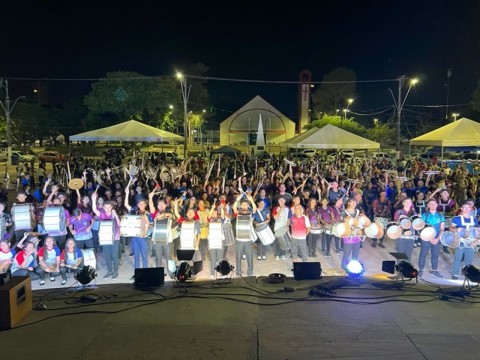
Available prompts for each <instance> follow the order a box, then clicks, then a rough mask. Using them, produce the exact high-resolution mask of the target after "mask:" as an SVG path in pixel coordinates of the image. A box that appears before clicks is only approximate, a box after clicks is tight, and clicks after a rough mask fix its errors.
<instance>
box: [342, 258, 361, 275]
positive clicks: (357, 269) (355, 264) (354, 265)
mask: <svg viewBox="0 0 480 360" xmlns="http://www.w3.org/2000/svg"><path fill="white" fill-rule="evenodd" d="M345 271H346V272H347V274H348V276H349V277H351V278H353V279H356V278H359V277H360V276H362V275H363V273H364V272H365V267H364V266H363V264H362V263H361V262H360V261H358V260H350V261H349V263H348V264H347V266H346V268H345Z"/></svg>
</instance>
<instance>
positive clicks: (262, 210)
mask: <svg viewBox="0 0 480 360" xmlns="http://www.w3.org/2000/svg"><path fill="white" fill-rule="evenodd" d="M256 203H257V211H255V213H254V214H253V225H255V228H257V227H259V226H265V225H266V226H268V224H269V223H270V211H269V210H268V208H267V207H266V206H265V201H264V200H262V199H259V200H257V202H256ZM267 248H268V245H263V243H262V242H261V241H260V238H258V239H257V260H267Z"/></svg>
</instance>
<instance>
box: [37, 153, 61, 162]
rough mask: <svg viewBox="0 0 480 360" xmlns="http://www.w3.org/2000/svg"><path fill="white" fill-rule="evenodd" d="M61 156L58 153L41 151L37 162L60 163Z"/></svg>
mask: <svg viewBox="0 0 480 360" xmlns="http://www.w3.org/2000/svg"><path fill="white" fill-rule="evenodd" d="M62 159H63V154H61V153H59V152H58V151H43V152H41V153H40V154H39V155H38V160H42V161H46V162H53V161H54V160H55V161H56V162H59V161H62Z"/></svg>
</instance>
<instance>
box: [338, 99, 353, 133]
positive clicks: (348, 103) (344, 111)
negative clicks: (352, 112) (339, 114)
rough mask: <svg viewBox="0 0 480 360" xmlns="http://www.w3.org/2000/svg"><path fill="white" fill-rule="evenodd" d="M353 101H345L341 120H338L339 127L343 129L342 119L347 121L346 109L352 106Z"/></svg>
mask: <svg viewBox="0 0 480 360" xmlns="http://www.w3.org/2000/svg"><path fill="white" fill-rule="evenodd" d="M352 103H353V99H352V98H349V99H348V100H347V107H346V108H345V109H343V118H342V119H341V120H340V127H341V128H343V119H345V120H347V113H348V108H349V106H350V105H352Z"/></svg>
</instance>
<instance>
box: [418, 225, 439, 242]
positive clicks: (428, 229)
mask: <svg viewBox="0 0 480 360" xmlns="http://www.w3.org/2000/svg"><path fill="white" fill-rule="evenodd" d="M436 234H437V231H436V230H435V228H434V227H433V226H430V225H427V226H425V227H424V228H423V230H422V231H420V239H422V240H423V241H432V240H433V239H435V235H436Z"/></svg>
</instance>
